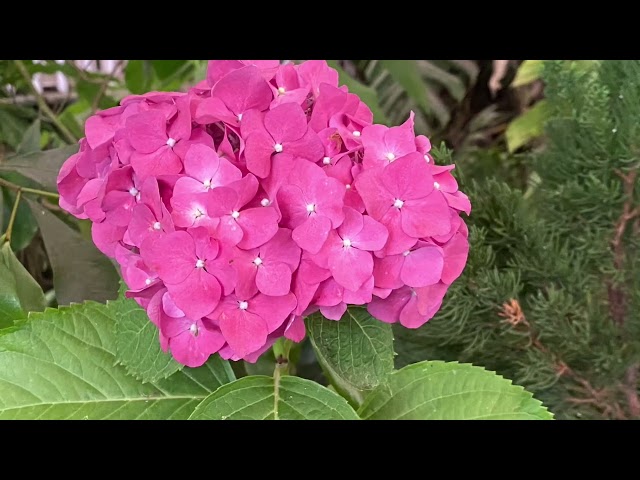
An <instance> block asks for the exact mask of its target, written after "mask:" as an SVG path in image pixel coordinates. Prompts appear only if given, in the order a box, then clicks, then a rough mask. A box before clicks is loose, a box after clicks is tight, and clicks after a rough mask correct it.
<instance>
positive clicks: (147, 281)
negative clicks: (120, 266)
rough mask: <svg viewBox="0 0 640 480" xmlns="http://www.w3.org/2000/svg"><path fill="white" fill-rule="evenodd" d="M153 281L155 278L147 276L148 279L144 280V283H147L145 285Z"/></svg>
mask: <svg viewBox="0 0 640 480" xmlns="http://www.w3.org/2000/svg"><path fill="white" fill-rule="evenodd" d="M151 282H153V280H151V279H150V278H147V279H146V280H145V281H144V284H145V285H151Z"/></svg>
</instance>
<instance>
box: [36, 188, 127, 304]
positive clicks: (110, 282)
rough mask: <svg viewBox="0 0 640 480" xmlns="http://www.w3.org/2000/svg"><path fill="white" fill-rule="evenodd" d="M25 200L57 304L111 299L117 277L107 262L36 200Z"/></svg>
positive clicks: (116, 283) (118, 279) (116, 287)
mask: <svg viewBox="0 0 640 480" xmlns="http://www.w3.org/2000/svg"><path fill="white" fill-rule="evenodd" d="M28 202H29V206H30V207H31V210H32V212H33V215H34V216H35V218H36V221H37V222H38V225H39V226H40V232H41V233H42V238H43V240H44V246H45V248H46V250H47V254H48V256H49V261H50V262H51V268H52V270H53V286H54V289H55V291H56V298H57V300H58V304H59V305H69V304H70V303H72V302H74V303H80V302H83V301H84V300H95V301H98V302H104V301H105V300H112V299H115V298H116V297H117V296H118V286H119V281H120V276H119V275H118V272H116V269H115V267H114V266H113V264H112V263H111V261H109V259H108V258H107V257H105V256H104V255H103V254H102V253H101V252H100V251H99V250H98V249H97V248H96V247H95V245H93V243H91V242H88V241H87V240H85V239H84V238H82V237H81V236H80V234H79V233H78V232H76V231H75V230H72V229H71V227H69V226H68V225H67V224H66V223H64V222H63V221H62V220H60V219H59V218H58V217H56V216H55V215H54V214H52V213H51V212H49V211H48V210H47V209H45V208H44V207H42V206H41V205H40V204H39V203H37V202H34V201H32V200H28Z"/></svg>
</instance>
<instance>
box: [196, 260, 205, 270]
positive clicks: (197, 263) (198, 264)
mask: <svg viewBox="0 0 640 480" xmlns="http://www.w3.org/2000/svg"><path fill="white" fill-rule="evenodd" d="M196 268H204V260H200V259H198V261H197V262H196Z"/></svg>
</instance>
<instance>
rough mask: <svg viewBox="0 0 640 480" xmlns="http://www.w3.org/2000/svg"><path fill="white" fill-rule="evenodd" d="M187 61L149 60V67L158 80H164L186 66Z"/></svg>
mask: <svg viewBox="0 0 640 480" xmlns="http://www.w3.org/2000/svg"><path fill="white" fill-rule="evenodd" d="M187 62H188V60H151V66H152V67H153V70H154V71H155V72H156V75H157V76H158V78H159V79H160V80H166V79H167V78H169V77H170V76H172V75H174V74H176V73H177V72H178V71H179V70H180V69H181V68H182V67H184V66H185V65H186V64H187Z"/></svg>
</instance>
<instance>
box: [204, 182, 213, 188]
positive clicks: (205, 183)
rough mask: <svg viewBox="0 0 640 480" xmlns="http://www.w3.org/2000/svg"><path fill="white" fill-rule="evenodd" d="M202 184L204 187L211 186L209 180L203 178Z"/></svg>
mask: <svg viewBox="0 0 640 480" xmlns="http://www.w3.org/2000/svg"><path fill="white" fill-rule="evenodd" d="M202 185H204V188H211V180H205V181H204V182H202Z"/></svg>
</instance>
